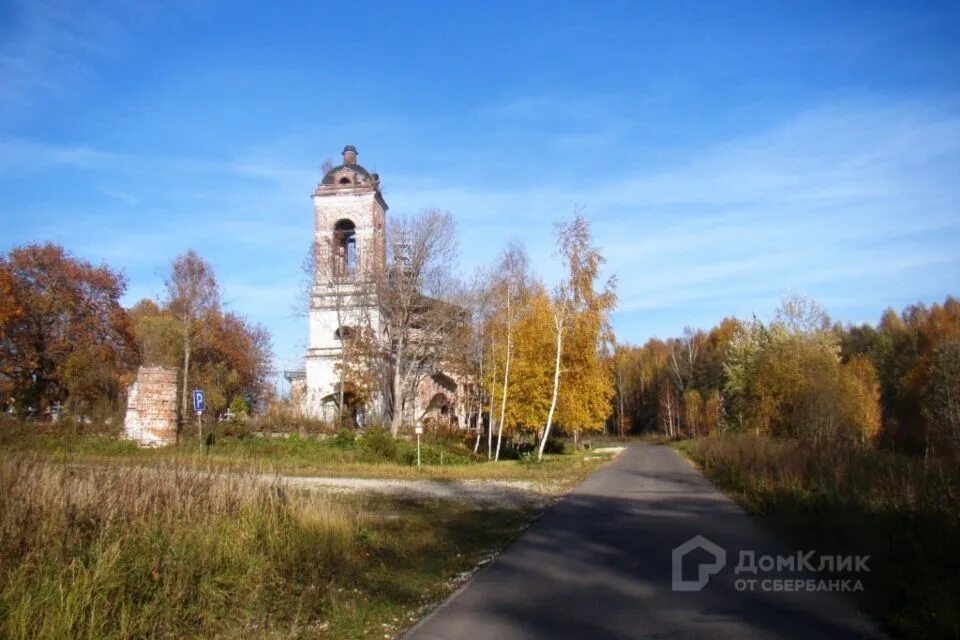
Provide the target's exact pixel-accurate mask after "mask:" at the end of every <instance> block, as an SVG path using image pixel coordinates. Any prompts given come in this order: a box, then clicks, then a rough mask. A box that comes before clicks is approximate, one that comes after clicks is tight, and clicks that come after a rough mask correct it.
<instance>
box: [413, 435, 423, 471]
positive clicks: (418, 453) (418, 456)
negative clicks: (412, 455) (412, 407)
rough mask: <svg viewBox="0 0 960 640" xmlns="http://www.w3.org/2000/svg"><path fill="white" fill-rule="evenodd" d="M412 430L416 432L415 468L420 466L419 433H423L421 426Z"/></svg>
mask: <svg viewBox="0 0 960 640" xmlns="http://www.w3.org/2000/svg"><path fill="white" fill-rule="evenodd" d="M414 431H415V432H416V434H417V469H419V468H420V434H421V433H423V427H416V428H415V429H414Z"/></svg>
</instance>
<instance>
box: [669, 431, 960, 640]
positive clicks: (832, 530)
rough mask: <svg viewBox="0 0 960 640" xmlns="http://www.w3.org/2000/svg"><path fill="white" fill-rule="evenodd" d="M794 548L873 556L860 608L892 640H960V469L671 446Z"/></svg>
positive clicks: (746, 448)
mask: <svg viewBox="0 0 960 640" xmlns="http://www.w3.org/2000/svg"><path fill="white" fill-rule="evenodd" d="M677 448H679V449H680V450H681V451H683V452H684V453H685V454H687V455H688V456H689V457H690V458H691V459H692V460H693V461H694V462H695V463H696V464H697V465H698V466H699V467H700V468H702V469H703V471H704V473H705V474H706V475H707V477H708V478H710V480H712V481H713V482H714V483H716V484H717V485H718V486H719V487H721V488H722V489H724V490H726V491H728V492H729V493H730V494H731V495H732V496H733V497H734V498H736V499H737V500H738V501H739V502H740V503H741V504H743V505H744V506H745V507H746V508H747V509H748V510H749V511H750V512H752V513H754V514H756V515H758V516H760V517H761V518H762V519H763V520H764V521H765V522H768V523H769V524H770V525H771V526H772V527H773V528H774V529H776V530H777V531H779V532H780V533H781V535H782V536H783V537H784V538H785V539H787V540H788V541H790V542H791V543H792V544H794V545H795V546H796V547H797V548H798V549H814V550H817V551H818V553H821V554H840V555H847V554H851V555H862V554H866V555H870V556H871V562H870V568H871V571H870V572H869V573H865V574H862V575H860V576H858V577H860V578H862V579H863V583H864V586H865V590H864V592H863V593H857V594H854V595H856V596H860V597H861V599H860V603H861V605H862V606H863V607H864V608H865V609H866V610H868V611H869V612H871V613H872V614H873V615H874V616H875V617H876V618H877V619H878V620H880V621H881V622H882V623H883V624H884V625H885V626H886V628H887V629H888V631H889V632H890V633H891V634H892V635H894V636H895V637H902V638H930V639H934V638H945V639H946V638H950V639H954V640H955V639H957V638H960V599H958V598H960V596H958V594H960V548H958V545H957V541H958V540H960V469H958V468H957V467H956V463H949V462H946V461H930V462H929V463H927V464H924V461H923V460H921V459H918V458H916V457H907V456H902V455H897V454H893V453H890V452H884V451H876V450H858V449H844V448H820V449H813V448H810V447H808V446H804V445H802V444H800V443H798V442H793V441H786V440H773V439H766V438H755V437H750V436H727V437H713V438H704V439H700V440H696V441H686V442H682V443H679V444H678V445H677Z"/></svg>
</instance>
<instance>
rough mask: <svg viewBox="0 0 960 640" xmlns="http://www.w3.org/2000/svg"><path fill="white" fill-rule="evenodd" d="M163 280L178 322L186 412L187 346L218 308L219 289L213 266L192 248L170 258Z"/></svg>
mask: <svg viewBox="0 0 960 640" xmlns="http://www.w3.org/2000/svg"><path fill="white" fill-rule="evenodd" d="M165 284H166V289H167V300H166V304H167V307H168V309H169V310H170V312H171V313H172V314H173V317H174V318H176V319H177V321H178V322H179V323H180V331H181V336H182V347H183V360H182V362H181V365H182V372H183V373H182V380H181V385H182V389H181V400H180V414H181V416H186V415H187V412H188V409H189V397H190V393H189V378H190V353H191V348H192V346H193V343H194V341H195V339H196V335H197V332H198V331H199V330H200V325H201V323H202V322H203V320H204V319H205V318H206V317H207V316H209V315H210V314H211V313H213V312H215V311H217V310H218V309H219V306H220V289H219V286H218V285H217V280H216V278H215V277H214V274H213V268H212V267H211V266H210V265H209V264H208V263H207V262H206V261H205V260H204V259H203V258H201V257H200V255H199V254H197V252H196V251H194V250H193V249H190V250H189V251H187V252H186V253H185V254H183V255H181V256H177V258H176V259H174V261H173V263H172V264H171V266H170V274H169V275H168V276H167V279H166V283H165Z"/></svg>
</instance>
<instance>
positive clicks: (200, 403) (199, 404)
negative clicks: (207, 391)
mask: <svg viewBox="0 0 960 640" xmlns="http://www.w3.org/2000/svg"><path fill="white" fill-rule="evenodd" d="M206 408H207V406H206V401H205V398H204V396H203V391H201V390H200V389H194V390H193V410H194V411H196V412H197V433H198V434H200V455H203V410H204V409H206Z"/></svg>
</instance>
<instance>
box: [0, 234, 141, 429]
mask: <svg viewBox="0 0 960 640" xmlns="http://www.w3.org/2000/svg"><path fill="white" fill-rule="evenodd" d="M125 287H126V282H125V280H124V278H123V276H122V275H121V274H119V273H116V272H114V271H112V270H111V269H109V268H108V267H106V266H99V267H97V266H94V265H92V264H90V263H89V262H86V261H83V260H80V259H78V258H75V257H73V256H71V255H70V254H69V253H67V252H66V251H65V250H64V249H63V248H62V247H60V246H58V245H55V244H52V243H46V244H42V245H40V244H31V245H27V246H25V247H18V248H15V249H13V250H11V251H10V253H9V255H6V256H2V255H0V378H3V379H5V380H6V381H7V383H8V387H9V389H10V394H11V396H12V399H13V400H14V403H15V406H16V408H17V410H18V411H29V410H33V411H42V410H43V409H44V408H45V407H47V406H49V405H50V404H52V403H54V402H64V401H66V402H68V404H69V405H70V406H71V407H72V408H73V409H74V410H75V411H76V412H78V413H81V414H82V413H87V412H89V411H90V410H91V409H92V407H93V405H94V404H96V403H98V402H99V401H103V403H105V405H106V406H105V408H112V407H116V405H117V402H118V399H119V394H120V393H121V390H122V388H123V385H124V383H125V382H126V381H127V379H128V377H129V372H130V371H131V369H132V368H133V367H134V366H135V364H136V361H137V352H136V348H135V346H134V340H133V335H132V332H131V329H130V324H129V320H128V318H127V315H126V313H125V311H124V309H123V307H122V306H121V305H120V297H121V296H122V295H123V292H124V290H125Z"/></svg>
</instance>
